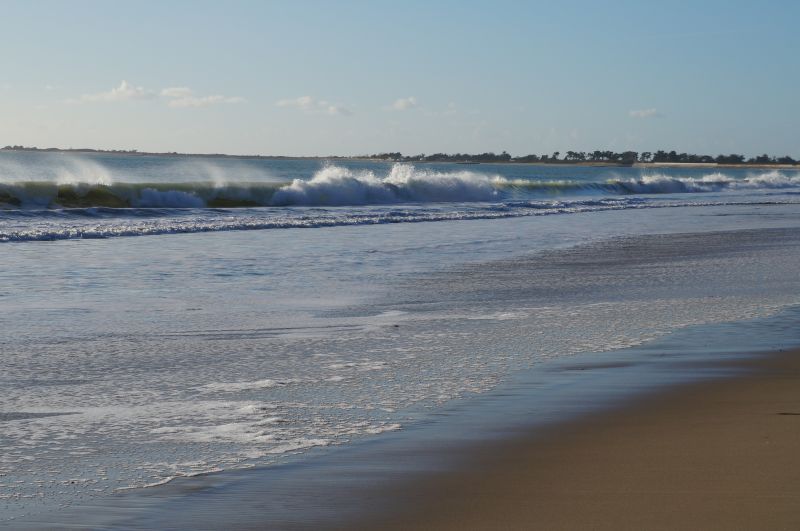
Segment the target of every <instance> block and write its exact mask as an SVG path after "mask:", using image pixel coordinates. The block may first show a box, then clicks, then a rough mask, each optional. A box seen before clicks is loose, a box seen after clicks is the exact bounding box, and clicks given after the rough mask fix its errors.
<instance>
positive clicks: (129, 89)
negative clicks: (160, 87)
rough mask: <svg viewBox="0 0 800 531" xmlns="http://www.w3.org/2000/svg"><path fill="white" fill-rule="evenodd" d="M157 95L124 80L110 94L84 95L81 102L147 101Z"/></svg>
mask: <svg viewBox="0 0 800 531" xmlns="http://www.w3.org/2000/svg"><path fill="white" fill-rule="evenodd" d="M155 95H156V93H155V92H153V91H152V90H147V89H145V88H144V87H137V86H135V85H132V84H130V83H128V82H127V81H125V80H124V79H123V80H122V82H121V83H120V84H119V86H118V87H114V88H112V89H111V90H109V91H108V92H98V93H96V94H84V95H83V96H81V97H80V101H86V102H89V101H131V100H146V99H150V98H153V97H155Z"/></svg>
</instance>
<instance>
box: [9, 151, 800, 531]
mask: <svg viewBox="0 0 800 531" xmlns="http://www.w3.org/2000/svg"><path fill="white" fill-rule="evenodd" d="M3 156H6V155H5V154H3ZM123 159H124V158H123ZM98 160H100V159H99V158H98ZM115 160H116V159H115ZM121 160H122V159H121ZM135 160H139V159H135ZM141 160H143V161H144V160H146V159H141ZM40 162H41V161H40ZM123 162H124V163H125V164H133V166H132V168H133V169H128V170H126V171H130V172H131V174H135V175H138V176H139V177H136V178H134V177H129V178H128V181H131V182H135V181H136V179H145V178H146V179H147V180H148V181H149V180H152V179H153V178H154V177H153V175H151V173H152V172H154V171H161V170H163V169H164V168H165V167H164V164H166V162H164V161H155V162H152V161H150V162H147V164H151V165H150V166H147V165H145V167H144V168H143V167H142V166H137V165H136V164H138V163H134V162H131V161H130V159H124V160H123V161H122V162H114V163H110V162H108V161H105V160H100V162H98V161H97V160H94V161H93V163H96V164H99V165H100V167H101V168H105V169H104V170H103V171H105V172H107V173H110V174H111V175H113V176H114V179H118V176H119V175H121V174H122V172H123V170H122V169H120V168H121V167H120V166H119V164H122V163H123ZM192 162H193V163H194V161H192ZM204 163H205V161H204ZM41 164H42V165H43V167H47V168H51V169H52V164H51V166H47V164H45V163H44V162H41ZM48 164H49V163H48ZM115 164H116V165H115ZM142 164H144V163H142ZM214 164H219V165H225V164H228V163H227V162H214ZM237 164H239V163H238V162H237ZM281 164H283V165H284V166H281V167H282V168H284V170H285V173H282V174H280V176H281V178H283V179H284V182H288V180H289V179H290V176H291V175H300V176H299V177H297V178H300V179H303V182H311V181H313V179H314V178H315V173H314V172H316V171H318V170H319V166H318V164H319V163H317V162H315V161H300V162H296V166H292V164H293V163H291V162H287V161H281ZM358 164H360V166H359V165H358ZM358 164H355V165H354V166H353V167H348V168H349V169H347V171H351V172H352V171H366V170H370V171H372V172H373V173H375V172H378V171H379V170H380V168H384V170H386V169H387V168H390V166H388V165H380V164H373V165H370V164H368V163H358ZM315 165H317V166H315ZM30 166H31V167H33V166H35V165H33V164H31V165H30ZM356 166H357V167H356ZM23 167H26V168H27V167H28V166H25V165H24V164H23ZM92 168H93V170H92V171H95V172H100V170H98V169H97V167H94V166H92ZM109 168H110V169H109ZM153 168H156V169H153ZM286 168H289V169H286ZM530 168H532V167H520V166H508V167H496V168H492V171H497V172H507V174H506V175H505V176H504V177H503V178H504V179H507V180H513V179H521V178H524V177H521V176H520V175H522V173H521V172H525V171H534V170H531V169H530ZM479 169H480V170H481V171H483V168H482V166H480V167H479ZM284 170H281V171H284ZM29 171H33V170H29ZM36 171H39V172H40V173H42V175H41V176H39V177H37V178H44V177H48V175H49V176H50V177H48V178H51V177H52V175H51V174H47V175H45V173H46V172H45V170H43V169H41V168H40V169H39V170H36ZM170 171H173V174H169V175H168V177H169V181H168V182H172V181H175V182H177V181H178V180H179V179H178V177H176V175H177V174H178V170H176V169H174V168H173V169H172V170H170ZM242 171H244V170H242ZM247 171H251V172H252V171H255V170H252V169H247ZM270 171H272V170H270ZM292 171H295V172H297V173H296V174H293V173H292ZM387 171H388V170H387ZM425 171H426V172H430V171H437V172H447V171H449V170H448V169H447V168H438V167H434V168H429V169H426V170H425ZM458 171H461V170H460V169H459V170H458ZM535 171H547V172H568V171H572V169H571V168H544V169H543V170H535ZM576 171H578V172H579V174H578V175H576V176H574V179H573V180H580V179H594V180H595V181H597V175H596V173H597V172H602V171H606V172H607V171H610V170H606V169H602V170H597V169H578V170H576ZM614 171H627V170H626V169H615V170H614ZM630 171H638V170H630ZM136 172H138V173H136ZM148 172H151V173H148ZM303 172H305V173H303ZM580 172H586V174H585V175H584V173H580ZM423 173H424V172H423ZM126 175H127V174H126ZM142 175H144V177H142ZM247 175H248V179H254V178H255V177H253V176H251V175H250V174H247ZM419 175H422V174H417V177H415V178H419ZM586 175H588V177H586ZM84 177H85V175H83V177H81V178H84ZM546 177H547V178H548V179H551V178H554V177H553V176H551V175H547V176H546ZM562 177H564V176H563V175H562ZM53 178H55V177H53ZM186 178H187V179H188V177H186ZM269 178H270V179H272V178H273V176H272V175H270V176H269ZM609 178H611V177H609ZM626 178H627V177H626ZM676 178H679V177H676ZM680 178H684V177H680ZM732 178H736V179H739V180H742V179H747V178H748V177H747V176H746V175H745V174H742V175H738V176H736V177H732ZM28 180H30V179H28ZM84 180H85V179H84ZM356 180H358V179H356ZM676 182H678V181H676ZM737 182H738V181H737ZM351 184H352V183H351ZM440 184H441V183H440ZM298 186H300V185H298ZM733 188H735V187H731V186H727V187H723V188H718V189H715V190H711V191H706V192H701V191H690V192H678V193H671V194H663V193H662V194H657V197H655V198H654V197H653V196H644V195H643V196H638V195H635V194H633V195H631V194H627V195H614V194H609V192H608V191H603V192H602V193H603V194H606V195H605V196H603V197H599V198H597V197H595V198H592V199H591V201H598V200H601V201H612V202H613V201H623V202H626V201H627V202H630V204H636V205H644V206H640V207H636V208H627V207H625V208H608V209H604V208H594V209H588V210H584V211H580V213H577V211H574V212H573V211H566V210H565V211H563V212H560V214H559V215H547V216H541V215H527V214H526V215H516V214H515V215H512V216H505V217H500V218H499V219H497V218H490V219H483V218H481V217H480V216H478V217H479V219H462V218H457V217H456V218H454V219H450V220H449V221H441V222H430V223H402V222H400V223H377V224H372V223H368V224H363V223H356V224H347V223H344V224H342V225H341V226H332V227H324V226H322V225H319V224H317V225H313V224H312V225H308V226H314V227H317V228H314V229H313V230H307V229H299V228H291V229H287V230H270V229H265V230H250V231H217V229H213V230H211V231H210V232H193V231H194V229H192V230H188V231H186V232H188V233H177V234H175V233H170V232H174V231H172V230H171V229H170V230H165V231H163V232H165V234H162V235H154V236H143V237H120V238H102V239H80V238H79V239H58V238H54V239H55V240H57V241H41V240H40V239H38V238H28V239H25V238H9V240H15V241H8V242H6V243H4V244H2V245H1V246H0V247H2V251H3V252H2V254H0V271H2V280H3V281H2V283H0V327H2V330H3V331H4V332H3V334H2V335H0V353H2V361H3V366H4V371H3V372H2V373H1V374H0V384H2V386H3V389H4V391H3V393H2V395H0V427H2V429H0V438H2V445H3V448H4V453H3V455H2V457H0V474H3V475H2V476H0V483H2V486H1V487H0V489H1V490H0V496H2V498H0V504H2V510H0V514H2V517H3V518H17V519H21V520H22V521H24V520H25V519H26V518H30V515H33V514H35V513H37V512H42V511H48V510H50V509H51V508H53V507H58V506H59V505H61V504H76V503H87V500H92V499H95V498H98V499H99V498H103V497H105V496H107V495H109V494H112V493H114V492H118V491H119V489H127V488H130V487H134V488H135V487H142V486H146V485H152V484H159V483H163V482H165V481H168V480H170V479H171V478H174V477H180V476H189V475H193V474H198V473H203V472H207V471H214V470H223V469H225V470H229V469H235V468H240V467H249V466H255V465H265V464H270V463H280V462H283V461H285V460H286V459H287V458H290V457H291V456H296V454H297V453H302V452H305V451H307V450H309V449H312V448H319V447H322V446H336V445H346V444H347V443H349V442H352V441H355V440H359V439H361V438H364V437H371V436H375V435H377V434H381V433H385V432H396V431H398V430H403V429H409V428H410V427H411V426H412V425H413V423H414V420H413V415H412V414H411V412H412V411H419V410H428V409H434V410H435V409H436V408H439V407H442V406H443V405H446V404H448V403H451V402H452V401H453V400H457V399H459V398H463V397H465V396H470V395H472V394H475V393H483V392H486V391H488V390H491V389H493V388H495V387H496V386H497V385H500V384H502V383H503V382H507V381H509V380H510V379H512V378H513V377H514V375H515V374H518V373H519V371H523V370H526V369H527V368H528V367H530V366H536V365H537V364H539V363H542V362H544V361H546V360H554V359H563V358H565V357H567V356H570V355H578V354H580V353H585V352H600V351H610V350H614V349H619V348H623V347H626V346H631V345H639V344H644V343H647V342H648V341H652V340H654V339H657V338H661V337H664V336H665V335H666V334H668V333H670V332H672V331H674V330H677V329H680V328H683V327H686V326H691V325H702V324H708V323H722V322H732V321H742V320H748V319H756V318H764V317H768V316H770V315H774V314H775V313H777V312H779V311H781V309H783V308H786V307H788V306H790V305H793V304H797V303H798V302H800V297H799V295H800V278H798V277H799V275H798V269H797V265H796V264H797V263H800V262H798V258H800V256H798V254H800V246H798V243H800V231H799V230H798V225H800V216H798V212H799V211H798V208H799V207H798V205H797V204H796V203H794V200H793V195H792V193H793V189H792V188H791V187H783V188H765V187H761V188H757V189H752V187H751V188H747V187H739V188H737V189H733ZM447 189H448V190H450V189H449V188H447ZM450 191H452V190H450ZM582 193H583V192H582ZM591 193H596V192H591ZM687 195H690V196H691V199H687V198H686V197H685V196H687ZM462 199H463V198H462ZM585 199H586V198H585V197H580V198H579V199H575V200H576V201H577V200H580V201H584V200H585ZM569 200H570V201H572V199H569ZM526 201H529V202H530V201H539V200H538V199H530V198H528V199H526ZM548 201H550V200H548ZM559 201H562V200H561V199H559ZM508 204H510V203H509V202H508V201H507V202H506V203H502V202H501V203H486V202H485V201H479V202H464V201H459V202H458V203H452V202H445V203H442V202H438V203H430V202H422V203H420V202H416V203H402V204H400V203H398V204H392V205H389V206H387V205H386V204H381V205H358V206H338V207H326V208H325V209H323V210H324V212H322V211H319V210H314V209H313V208H311V207H280V206H274V205H273V206H269V207H259V208H244V209H228V210H225V209H222V210H219V209H209V208H199V209H198V208H193V209H176V208H173V207H165V208H166V210H164V209H162V208H161V207H159V209H150V208H145V207H141V208H139V209H138V210H136V209H134V211H130V210H129V209H121V210H118V209H107V211H106V210H104V211H102V212H100V213H97V212H88V211H81V209H78V210H79V211H80V212H79V211H73V210H63V209H58V208H55V207H53V206H52V205H47V207H46V208H44V207H30V206H27V207H25V208H19V209H13V208H11V209H6V210H4V211H2V213H0V232H3V233H5V234H11V233H12V232H14V231H17V232H16V233H15V234H23V232H25V231H29V232H30V231H34V232H36V231H39V232H37V233H41V231H45V227H49V228H47V229H46V230H51V231H56V232H58V231H62V232H59V234H71V235H73V236H80V235H81V232H80V230H79V231H78V232H75V231H74V229H75V227H88V226H93V227H99V228H97V230H99V231H101V233H102V234H103V235H106V236H108V235H111V234H110V233H109V232H108V231H112V232H113V231H116V230H117V228H119V227H120V226H122V225H125V226H126V227H129V226H130V225H131V224H133V225H136V226H139V225H137V224H138V223H143V224H144V225H142V226H145V225H146V226H155V227H156V228H158V227H161V228H163V227H164V226H165V225H163V224H162V222H164V223H167V224H170V223H188V224H190V225H192V226H193V227H195V228H196V225H197V224H198V223H205V221H203V220H204V219H206V217H207V218H208V219H211V220H212V221H210V222H211V223H212V224H213V223H217V221H218V217H219V216H222V217H226V216H227V217H231V218H235V219H236V220H238V221H236V222H239V221H241V219H251V218H253V217H255V218H258V217H259V216H262V217H267V218H269V219H272V218H274V217H276V216H278V217H280V216H283V217H305V219H311V220H312V221H313V220H316V221H318V220H319V216H322V215H326V216H327V215H335V216H337V219H339V218H342V219H345V218H346V219H352V218H353V216H359V215H361V214H360V213H359V212H361V210H359V209H363V210H364V211H368V212H371V214H370V215H379V216H385V215H389V214H387V213H391V212H394V211H395V210H397V209H398V208H399V209H400V210H403V211H405V210H408V211H415V212H416V211H417V210H420V209H421V210H424V211H426V212H439V213H443V215H446V216H451V217H452V216H453V215H460V214H459V213H460V212H465V211H475V212H480V213H482V214H481V216H483V214H484V213H486V212H489V211H490V210H491V209H493V208H494V209H495V210H497V211H500V210H502V209H503V208H506V209H510V210H509V211H513V210H514V208H516V207H513V205H512V206H508ZM498 205H500V206H498ZM547 208H550V207H547ZM542 209H545V208H544V207H542V208H539V209H538V210H542ZM84 210H85V209H84ZM520 210H524V211H525V212H527V211H531V210H533V211H538V210H537V209H536V208H531V207H530V206H526V207H524V209H522V208H521V209H520ZM454 213H455V214H454ZM1 216H5V217H1ZM315 216H316V217H315ZM484 217H485V216H484ZM226 219H227V218H226ZM359 219H360V218H359ZM142 220H144V221H142ZM176 220H177V221H176ZM316 221H314V222H315V223H316ZM160 224H161V225H160ZM170 226H171V225H170ZM214 227H218V225H214ZM81 230H83V229H81ZM126 230H127V229H126ZM137 230H138V229H137ZM158 230H160V229H158ZM158 230H155V232H158ZM64 231H66V232H64ZM103 231H105V232H103ZM45 232H46V231H45ZM179 232H180V231H179ZM53 234H54V233H53ZM93 234H94V235H97V234H99V233H93ZM131 234H143V232H136V231H135V230H134V232H132V233H131ZM46 239H47V238H45V240H46ZM410 417H411V418H410ZM17 521H20V520H17Z"/></svg>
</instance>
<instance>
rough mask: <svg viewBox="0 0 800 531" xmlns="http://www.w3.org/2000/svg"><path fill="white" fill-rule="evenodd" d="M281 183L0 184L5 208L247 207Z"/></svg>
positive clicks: (268, 195) (262, 201)
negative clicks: (221, 184)
mask: <svg viewBox="0 0 800 531" xmlns="http://www.w3.org/2000/svg"><path fill="white" fill-rule="evenodd" d="M280 186H281V183H267V184H264V183H257V184H235V185H226V186H217V185H215V184H213V183H135V184H133V183H118V184H110V185H106V184H84V183H78V184H55V183H51V182H22V183H0V205H2V206H5V207H6V208H8V207H11V208H15V207H16V208H19V207H38V208H91V207H105V208H134V207H143V208H147V207H169V208H181V207H185V208H202V207H210V208H246V207H257V206H266V205H269V204H270V201H271V199H272V196H273V194H274V193H275V191H276V190H277V189H278V188H279V187H280Z"/></svg>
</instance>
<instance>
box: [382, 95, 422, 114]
mask: <svg viewBox="0 0 800 531" xmlns="http://www.w3.org/2000/svg"><path fill="white" fill-rule="evenodd" d="M416 106H417V98H415V97H414V96H409V97H408V98H398V99H396V100H394V102H393V103H392V104H391V105H390V106H389V109H391V110H394V111H405V110H408V109H413V108H414V107H416Z"/></svg>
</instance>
